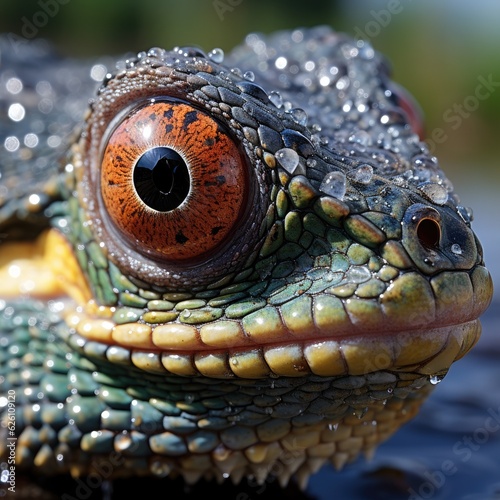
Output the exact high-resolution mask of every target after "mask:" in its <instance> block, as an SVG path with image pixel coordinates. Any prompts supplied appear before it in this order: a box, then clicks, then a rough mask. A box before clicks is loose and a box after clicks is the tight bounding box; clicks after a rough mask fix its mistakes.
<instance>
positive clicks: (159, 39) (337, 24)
mask: <svg viewBox="0 0 500 500" xmlns="http://www.w3.org/2000/svg"><path fill="white" fill-rule="evenodd" d="M0 14H1V15H0V30H1V31H2V32H4V33H8V34H10V35H11V36H13V37H14V38H16V37H19V39H20V40H22V39H23V38H48V39H49V40H51V41H53V42H54V43H55V44H56V46H57V47H58V48H59V49H60V51H61V52H63V53H64V54H67V55H69V56H72V57H73V56H74V57H91V58H92V57H97V56H101V55H115V54H116V55H121V54H123V53H126V52H130V51H139V50H144V49H147V48H149V47H152V46H164V47H167V48H168V47H171V46H175V45H188V44H193V45H198V46H200V47H202V48H204V49H205V50H210V49H212V48H213V47H221V48H223V49H224V50H226V51H227V50H230V49H231V47H233V46H234V45H235V44H237V43H239V42H241V41H242V40H243V39H244V37H245V35H246V34H247V33H248V32H251V31H259V32H270V31H273V30H278V29H291V28H296V27H300V26H312V25H317V24H329V25H331V26H332V27H334V28H335V29H336V30H339V31H345V32H347V33H350V34H352V35H355V36H364V37H365V38H367V39H369V40H370V41H371V43H372V44H373V46H374V47H375V48H376V49H377V50H379V51H381V52H383V53H384V54H386V56H387V57H388V59H389V60H390V61H391V63H392V67H393V74H394V78H395V79H396V80H397V81H398V82H400V83H401V84H402V85H403V86H405V87H406V88H407V89H408V90H409V91H410V92H411V93H412V94H413V95H414V96H415V97H416V99H417V101H418V102H419V103H420V105H421V107H422V110H423V112H424V116H425V120H426V130H427V133H428V134H429V136H430V138H431V140H432V137H433V134H434V133H437V136H438V137H439V138H440V142H439V143H437V144H433V146H435V147H434V148H433V151H434V152H435V154H436V155H437V156H438V157H439V159H440V162H441V165H442V166H443V168H444V169H445V170H446V172H447V173H448V175H449V177H450V178H451V179H452V181H453V182H454V184H455V185H456V187H457V191H458V192H459V193H460V194H461V198H462V200H463V202H464V204H466V205H472V206H474V208H475V207H476V205H479V214H482V217H483V218H482V228H481V229H480V231H482V232H484V233H487V238H488V239H489V241H490V248H492V249H493V250H490V251H491V252H494V253H496V251H495V250H496V248H498V245H500V231H499V224H498V220H495V219H492V221H493V224H494V225H493V228H491V227H490V222H489V221H490V216H491V214H492V213H495V212H498V208H500V205H499V204H498V201H496V200H497V198H498V191H499V187H500V169H499V168H498V166H497V165H498V160H499V153H500V144H499V143H500V120H499V117H500V55H499V49H500V29H499V26H500V2H499V1H498V0H475V1H470V0H440V1H439V2H437V1H436V0H418V1H416V0H413V1H412V0H329V1H320V0H308V1H304V0H273V1H271V0H183V1H181V0H164V1H155V0H141V1H134V0H24V1H22V2H20V1H14V0H2V4H1V7H0ZM485 82H486V83H485ZM439 129H441V130H439ZM436 130H438V132H436ZM477 216H478V211H476V219H477V218H478V217H477ZM480 224H481V223H480ZM499 274H500V273H499Z"/></svg>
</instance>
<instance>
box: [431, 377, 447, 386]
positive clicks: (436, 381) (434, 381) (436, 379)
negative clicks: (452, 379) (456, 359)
mask: <svg viewBox="0 0 500 500" xmlns="http://www.w3.org/2000/svg"><path fill="white" fill-rule="evenodd" d="M443 379H444V375H431V376H430V377H429V382H430V383H431V384H432V385H438V384H439V382H441V381H442V380H443Z"/></svg>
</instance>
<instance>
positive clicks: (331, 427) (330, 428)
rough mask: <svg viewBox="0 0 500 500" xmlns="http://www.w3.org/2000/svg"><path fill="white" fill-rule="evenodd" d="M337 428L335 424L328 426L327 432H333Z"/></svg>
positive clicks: (337, 425)
mask: <svg viewBox="0 0 500 500" xmlns="http://www.w3.org/2000/svg"><path fill="white" fill-rule="evenodd" d="M338 428H339V423H338V422H336V423H335V424H332V423H330V424H328V430H330V431H332V432H335V431H336V430H337V429H338Z"/></svg>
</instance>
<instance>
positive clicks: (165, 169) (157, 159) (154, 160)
mask: <svg viewBox="0 0 500 500" xmlns="http://www.w3.org/2000/svg"><path fill="white" fill-rule="evenodd" d="M134 186H135V190H136V191H137V194H138V195H139V196H140V198H141V200H142V201H143V202H144V203H145V204H146V205H147V206H148V207H150V208H152V209H154V210H158V211H159V212H168V211H170V210H173V209H174V208H177V207H178V206H179V205H180V204H181V203H182V202H183V201H184V200H185V199H186V197H187V195H188V193H189V187H190V179H189V170H188V167H187V165H186V162H185V161H184V159H183V158H182V156H181V155H180V154H179V153H177V151H175V150H173V149H172V148H167V147H157V148H152V149H149V150H148V151H146V152H145V153H144V154H143V155H142V156H141V157H140V158H139V160H138V161H137V163H136V165H135V167H134Z"/></svg>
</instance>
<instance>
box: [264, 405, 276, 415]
mask: <svg viewBox="0 0 500 500" xmlns="http://www.w3.org/2000/svg"><path fill="white" fill-rule="evenodd" d="M264 411H265V412H266V413H267V414H268V415H272V414H273V412H274V408H273V407H272V406H268V407H266V409H265V410H264Z"/></svg>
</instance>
